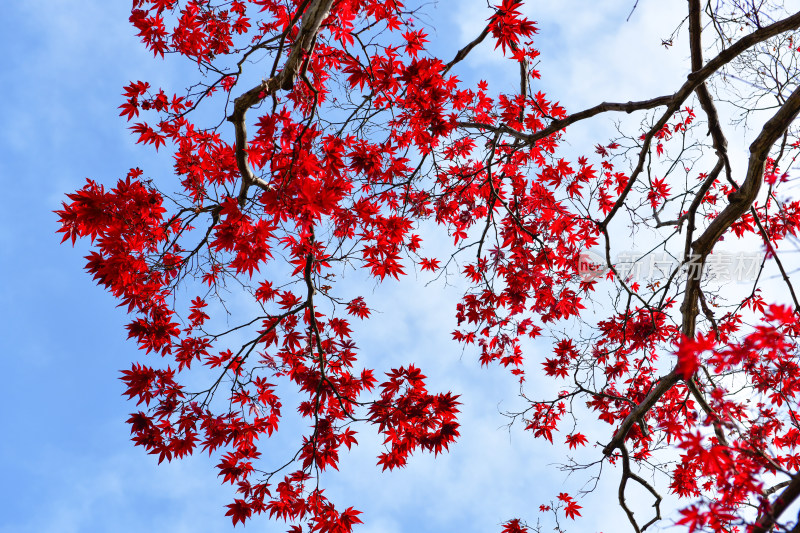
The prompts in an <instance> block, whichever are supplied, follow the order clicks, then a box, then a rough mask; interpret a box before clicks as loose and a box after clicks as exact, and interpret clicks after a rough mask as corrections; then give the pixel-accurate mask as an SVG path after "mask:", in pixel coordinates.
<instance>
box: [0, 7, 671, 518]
mask: <svg viewBox="0 0 800 533" xmlns="http://www.w3.org/2000/svg"><path fill="white" fill-rule="evenodd" d="M452 1H455V0H452ZM449 3H450V0H442V1H440V6H441V7H442V8H446V7H447V4H449ZM632 3H633V2H632V1H613V2H605V3H604V4H606V5H605V6H604V8H605V9H606V11H605V12H603V13H598V12H597V9H598V8H597V5H596V2H588V1H584V0H570V1H567V2H552V3H545V2H534V4H536V5H537V6H536V8H535V9H539V10H540V11H539V12H535V11H534V8H530V11H531V12H532V18H533V19H534V20H538V21H539V22H540V32H541V34H540V37H539V39H538V41H537V42H538V43H539V48H540V50H541V51H542V55H543V59H544V63H543V64H542V66H541V67H540V70H542V72H543V75H544V77H545V79H546V80H547V83H548V84H550V86H549V87H548V88H547V89H548V90H549V91H550V92H551V93H553V94H554V95H555V94H558V95H560V96H558V98H559V99H560V100H562V103H565V104H568V106H570V107H572V108H573V109H575V108H578V107H582V106H586V105H592V104H594V103H597V102H599V101H601V100H603V99H607V98H611V97H612V96H614V98H615V99H618V100H623V99H628V98H637V97H647V96H652V95H654V94H661V92H662V91H658V90H654V87H655V86H657V84H660V83H663V82H664V80H665V79H668V80H670V81H669V84H668V87H675V86H677V84H676V83H673V81H672V80H673V79H674V80H677V79H678V76H680V75H681V74H683V72H682V71H680V70H679V69H677V68H675V65H677V64H678V62H679V61H680V60H682V59H683V58H684V56H683V55H682V52H681V53H674V54H672V55H669V54H663V53H662V52H661V50H660V49H659V47H658V46H657V45H658V43H659V38H660V37H661V36H662V35H661V34H662V33H664V34H666V33H667V32H669V31H670V30H671V29H672V27H671V26H669V25H668V24H667V25H664V26H661V30H660V31H661V33H655V32H650V31H649V29H648V28H650V27H652V26H654V25H655V24H656V23H658V22H660V21H661V20H662V19H664V18H665V17H666V18H669V17H670V16H672V14H670V13H669V12H668V11H665V8H664V7H663V6H658V5H648V4H653V3H652V2H645V3H642V4H643V5H642V6H640V7H639V9H638V11H637V13H636V14H635V16H634V18H633V20H632V22H631V23H628V24H627V25H626V23H625V22H624V20H625V17H626V16H627V14H628V11H629V10H630V7H631V5H632ZM7 4H8V5H6V6H4V16H3V17H2V20H1V21H0V43H1V44H2V49H3V50H4V52H5V53H4V60H3V68H2V69H0V87H2V92H3V95H2V99H0V117H2V121H3V122H4V127H3V128H2V132H0V135H1V136H2V140H1V141H0V180H2V183H3V186H4V190H6V191H7V195H6V197H5V201H4V202H3V208H2V209H0V254H2V257H1V258H0V260H1V261H0V265H1V266H0V271H2V273H3V278H4V280H3V281H4V284H3V288H2V289H0V303H1V304H2V308H1V309H2V310H1V311H0V313H2V317H0V338H2V339H3V343H4V348H5V350H4V354H3V357H2V362H3V376H4V379H3V382H2V386H0V405H3V406H4V408H3V410H2V411H0V428H2V430H1V431H2V436H3V438H2V439H0V468H2V470H1V471H2V479H3V480H4V482H3V483H2V484H0V501H2V502H3V509H4V511H3V512H2V513H0V532H2V533H22V532H37V533H39V532H73V531H74V532H95V531H97V532H101V531H120V532H128V531H130V532H138V531H145V530H147V531H170V532H181V531H229V530H232V527H231V525H230V521H229V519H228V518H227V517H224V516H223V515H224V505H225V504H226V503H229V502H230V501H231V499H232V490H231V488H230V487H229V486H225V487H223V486H222V485H220V483H219V480H218V479H217V478H216V471H215V469H214V468H213V465H214V464H216V461H215V460H214V458H212V459H208V458H207V457H204V456H197V457H194V458H191V459H188V460H184V461H178V462H174V463H172V464H162V465H160V466H157V465H156V460H155V458H154V457H152V456H148V455H146V454H145V453H144V452H143V450H141V449H138V448H134V447H133V445H132V444H131V443H130V441H129V439H128V428H127V426H126V425H125V423H124V420H125V419H126V418H127V414H128V413H129V412H130V411H131V410H132V409H133V407H134V406H133V404H130V403H128V402H126V401H124V400H123V398H122V397H121V396H120V394H121V392H122V389H123V387H122V385H121V383H120V382H119V381H118V379H117V377H118V375H119V373H118V372H119V370H120V369H122V368H125V367H128V366H129V365H130V362H131V361H134V360H138V359H139V358H140V357H141V356H140V354H139V353H138V351H137V350H136V348H135V346H134V345H133V344H131V343H127V342H125V331H124V329H123V326H124V324H125V323H126V318H125V315H124V313H123V312H122V311H121V310H120V309H117V308H115V305H116V302H115V301H114V300H113V299H112V298H111V297H109V296H108V295H106V294H105V293H104V292H103V291H102V290H101V289H99V288H98V287H96V286H95V285H94V283H93V282H92V281H91V279H90V278H89V277H88V276H87V275H86V274H85V273H84V272H83V259H82V257H83V255H85V254H86V252H87V248H86V246H85V245H84V244H83V243H79V244H78V245H77V246H76V247H75V248H74V249H73V248H71V247H70V246H67V245H61V246H59V244H58V242H59V240H60V239H59V238H58V237H57V236H56V235H55V230H56V229H57V225H56V217H55V215H54V214H53V213H52V211H53V210H54V209H56V208H58V207H59V205H60V202H61V200H62V198H63V195H64V194H65V193H67V192H71V191H73V190H75V189H76V188H78V187H80V186H81V184H82V183H83V180H84V178H85V177H92V178H94V179H96V180H98V181H100V182H103V183H107V184H108V183H113V182H114V181H116V179H117V178H118V177H120V176H123V175H124V174H125V172H126V171H127V169H128V168H129V167H131V166H140V167H142V168H143V169H145V170H146V171H147V172H148V173H150V174H151V175H162V176H164V177H167V176H169V174H170V157H169V155H168V153H166V152H162V154H161V157H157V156H155V154H154V152H152V150H150V149H145V148H141V147H138V146H136V145H135V144H134V143H133V140H132V138H131V137H130V136H129V135H128V133H127V131H126V130H125V124H124V122H123V120H122V119H121V118H119V117H117V114H118V111H117V106H118V105H119V104H120V103H121V97H120V93H121V92H122V86H123V85H125V84H127V83H128V82H129V81H130V80H137V79H148V80H150V81H154V82H155V84H159V83H163V84H164V85H170V84H171V85H173V86H175V87H180V86H181V83H180V80H181V71H182V69H183V68H184V67H182V66H180V65H178V64H173V63H164V62H160V61H153V60H152V59H151V55H150V54H149V53H148V52H146V51H145V50H143V48H142V47H141V46H140V45H139V44H138V42H137V40H136V39H135V38H134V37H133V31H132V30H131V28H130V27H129V25H128V23H127V16H128V11H127V7H128V6H129V2H108V1H98V0H84V1H82V2H74V1H67V0H26V1H24V2H8V3H7ZM544 4H548V5H544ZM659 4H661V3H659ZM482 5H485V2H481V1H474V2H472V3H470V4H468V3H467V2H464V3H463V4H462V3H461V1H459V6H460V7H459V10H458V11H455V10H453V11H445V10H443V11H442V12H440V15H441V16H443V17H445V19H444V20H445V24H444V25H443V26H442V28H444V29H443V30H442V32H441V33H440V35H439V38H445V37H446V38H447V39H448V40H449V41H451V42H452V43H455V44H454V45H453V46H457V45H462V44H463V43H465V42H466V41H467V40H469V39H471V38H472V37H471V36H473V35H476V34H477V33H478V32H479V31H480V26H481V25H482V24H484V22H483V21H485V18H486V16H487V15H486V12H485V8H484V7H481V6H482ZM556 6H558V7H556ZM680 6H681V8H682V7H683V5H682V4H681V5H680ZM565 13H569V17H565ZM677 15H680V13H677ZM672 18H675V16H672ZM476 30H477V31H476ZM603 30H606V31H608V33H607V36H606V37H604V38H600V37H599V36H600V35H601V33H600V32H601V31H603ZM445 32H447V33H448V34H447V35H444V33H445ZM451 34H452V35H451ZM642 35H645V36H647V39H644V40H643V42H645V43H646V45H641V46H639V47H631V46H630V42H632V40H633V39H639V38H641V36H642ZM636 36H639V37H636ZM651 45H652V46H651ZM647 53H661V54H662V55H660V56H658V57H659V58H660V59H658V61H656V62H652V61H650V62H646V61H645V62H643V63H642V71H641V79H640V80H638V81H637V82H636V83H632V84H630V85H626V86H625V87H622V88H620V87H619V85H618V83H617V80H618V79H619V76H621V73H622V72H627V71H628V70H627V69H628V68H629V67H630V64H631V63H630V62H634V61H639V60H640V59H641V57H644V54H647ZM548 54H549V57H550V58H552V59H548ZM625 54H627V55H625ZM576 58H577V59H576ZM496 59H497V56H496V55H494V54H493V53H492V51H491V46H484V47H482V48H480V49H478V50H476V54H475V57H474V58H472V59H471V60H470V62H469V63H468V65H469V67H470V68H471V69H474V71H475V72H479V73H480V76H481V77H484V78H486V77H488V75H489V74H491V75H493V76H495V77H494V78H493V79H495V80H498V83H503V82H505V83H508V84H513V83H514V81H515V79H516V78H515V76H516V71H515V70H514V69H512V71H511V72H508V71H500V70H498V68H497V62H496ZM603 61H605V63H602V62H603ZM463 72H464V71H462V73H460V75H461V76H462V77H463V76H464V74H463ZM615 91H616V92H615ZM620 91H622V92H621V94H620ZM615 95H616V96H615ZM603 135H605V134H604V133H598V132H597V131H595V130H584V129H579V128H576V131H575V137H573V139H574V143H575V144H576V145H578V144H579V143H581V142H583V141H584V140H586V142H596V141H597V139H596V138H595V137H597V136H600V140H603V139H605V137H603ZM424 281H426V280H424V279H422V278H420V279H419V280H417V281H415V280H414V279H408V280H404V284H403V285H400V284H394V285H392V284H387V285H386V286H382V287H378V288H374V287H373V286H372V285H370V286H369V287H368V289H367V291H370V292H371V291H373V290H374V295H373V296H371V299H372V300H373V301H377V302H383V305H381V304H380V303H379V304H378V307H379V308H382V310H383V312H382V314H380V315H379V316H378V317H376V319H375V320H374V321H371V322H370V324H368V325H366V326H363V327H361V328H360V330H359V332H358V334H359V335H360V337H358V343H359V346H360V347H361V348H362V351H363V352H365V353H366V354H372V355H365V357H366V358H367V359H368V360H369V359H370V358H371V362H373V363H374V364H375V365H376V366H377V367H378V369H388V368H390V366H391V365H393V364H395V365H396V364H403V363H407V362H412V361H413V362H417V363H418V364H419V365H421V366H422V367H423V369H424V370H425V373H426V374H427V375H428V376H429V377H430V387H431V389H433V390H453V391H454V392H456V393H459V394H462V400H463V402H464V406H463V416H462V418H461V420H462V423H463V427H462V430H463V431H462V435H463V436H462V438H461V439H460V441H459V444H458V445H457V446H455V447H454V448H453V451H452V452H451V453H450V454H449V455H447V456H444V457H440V458H438V459H437V460H435V461H434V460H433V458H432V457H428V456H416V457H415V458H414V460H412V462H411V464H410V465H409V467H408V468H406V469H405V470H402V471H399V472H393V473H383V474H382V473H381V472H380V471H379V469H377V468H376V467H375V466H374V464H375V455H377V453H379V448H378V446H377V444H378V442H377V439H376V437H375V436H374V435H373V434H372V433H371V431H370V430H369V428H364V431H363V432H362V433H361V434H360V437H359V438H360V442H361V443H362V445H361V446H360V447H359V448H358V450H357V451H355V452H354V453H352V454H351V455H349V456H347V457H346V458H344V460H343V465H342V467H341V471H342V473H341V474H332V475H330V476H329V477H327V478H326V479H325V483H326V484H327V486H328V493H329V495H330V496H331V497H332V498H333V499H334V501H337V502H338V503H341V504H344V505H346V506H347V505H353V506H355V507H356V508H357V509H360V510H362V511H364V512H365V514H364V515H363V516H362V518H363V519H364V521H365V523H366V524H365V525H364V526H362V527H361V528H360V529H359V531H362V532H386V533H393V532H400V531H412V530H413V531H441V530H448V531H451V530H459V531H465V532H472V531H475V532H477V531H499V529H500V528H499V524H500V523H501V522H502V521H504V520H506V519H508V518H512V517H514V516H520V517H523V518H526V519H528V520H530V521H532V522H535V520H536V517H537V513H536V511H535V509H536V508H537V507H538V505H539V504H540V503H546V502H547V501H548V500H549V499H551V498H554V497H555V495H557V494H558V492H561V491H562V490H567V489H569V490H574V489H575V488H576V487H578V486H580V485H579V484H576V483H575V482H574V480H567V481H566V482H565V476H564V474H562V473H560V472H558V471H557V470H556V469H554V468H552V467H548V465H549V464H551V463H554V462H556V461H558V460H559V459H560V458H561V456H560V454H561V453H562V452H563V450H561V449H560V448H558V447H555V448H554V447H551V446H550V445H548V444H546V443H543V442H540V441H535V440H533V439H532V437H531V436H530V435H527V434H523V433H522V432H521V430H520V428H519V427H515V428H512V430H511V431H510V432H508V431H506V430H505V429H504V428H502V427H501V426H502V425H503V424H504V423H505V419H504V418H502V417H501V416H500V415H499V414H498V410H499V408H498V405H500V406H501V407H502V406H507V405H513V403H514V402H515V390H516V388H515V386H514V381H513V380H512V379H510V378H509V376H508V375H507V374H506V373H505V372H503V371H499V370H497V369H488V370H487V369H480V368H479V366H478V362H477V358H476V357H475V355H474V354H471V353H464V354H463V355H462V353H461V350H460V347H458V346H456V345H454V344H452V343H451V342H450V335H449V332H450V331H452V329H453V325H454V324H453V308H454V304H455V302H456V300H457V297H458V293H457V291H453V290H446V289H442V288H441V287H437V288H436V289H435V290H430V288H429V289H427V290H426V289H425V287H424V284H423V282H424ZM532 349H538V348H532ZM377 354H379V355H380V357H378V355H377ZM542 386H543V387H545V386H547V384H542ZM593 453H595V454H596V453H597V450H595V451H594V452H593ZM609 481H610V482H611V484H612V485H613V483H614V482H615V479H614V478H613V477H610V478H609ZM610 486H611V485H609V487H610ZM602 488H603V487H601V489H602ZM597 495H598V496H600V498H595V500H591V497H590V498H589V499H587V500H586V501H584V502H582V504H583V505H584V506H585V507H586V508H587V509H590V508H592V506H598V505H602V504H603V502H604V498H603V497H602V496H603V494H602V490H600V491H598V493H597ZM593 501H594V503H593ZM597 509H600V507H597ZM584 514H585V516H587V518H586V519H585V520H583V521H582V522H581V523H579V525H578V527H577V528H576V530H580V531H598V530H602V529H603V528H607V530H611V529H613V527H612V525H613V524H615V523H619V522H618V520H619V519H620V517H619V516H618V515H615V514H613V513H606V512H601V513H584ZM239 529H241V526H239ZM247 529H248V530H258V531H285V530H286V527H285V526H284V525H283V524H282V523H273V522H269V521H268V520H266V519H258V518H256V519H254V520H253V521H251V522H250V523H248V526H247Z"/></svg>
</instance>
